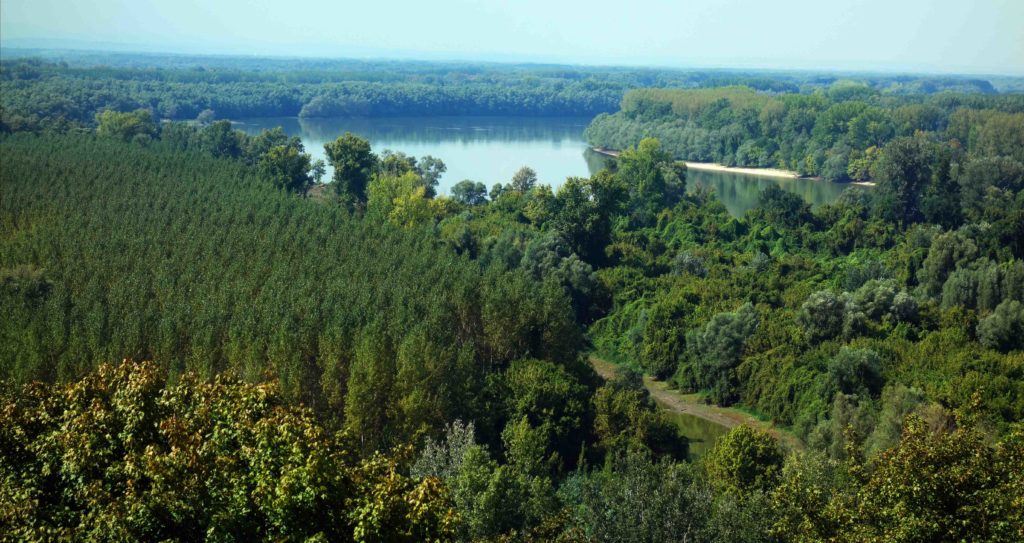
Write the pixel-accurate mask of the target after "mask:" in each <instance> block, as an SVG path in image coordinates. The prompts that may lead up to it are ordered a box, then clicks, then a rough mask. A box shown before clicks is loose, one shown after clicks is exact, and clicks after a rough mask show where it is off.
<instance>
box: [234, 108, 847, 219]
mask: <svg viewBox="0 0 1024 543" xmlns="http://www.w3.org/2000/svg"><path fill="white" fill-rule="evenodd" d="M589 122H590V119H589V118H586V117H569V118H564V117H558V118H524V117H390V118H326V119H300V118H296V117H278V118H265V117H264V118H251V119H239V120H237V121H236V122H235V126H236V128H238V129H240V130H243V131H245V132H246V133H249V134H255V133H258V132H259V131H261V130H265V129H270V128H274V127H276V126H280V127H281V128H283V129H284V131H285V132H286V133H288V134H289V135H292V136H298V137H300V138H301V139H302V143H303V145H305V147H306V151H307V152H309V153H310V154H312V155H313V157H314V158H319V159H324V158H325V156H324V143H327V142H328V141H332V140H334V139H335V138H337V137H338V136H340V135H342V134H343V133H345V132H346V131H348V132H353V133H355V134H359V135H360V136H362V137H364V138H366V139H367V140H369V141H370V144H371V145H372V146H373V149H374V151H375V152H380V151H382V150H384V149H391V150H393V151H401V152H404V153H406V154H408V155H413V156H416V157H420V156H423V155H432V156H434V157H437V158H440V159H441V160H443V161H444V163H445V165H446V166H447V167H448V171H447V172H446V173H445V174H444V175H443V176H441V180H440V186H439V187H438V188H439V192H441V193H442V194H446V193H447V192H448V189H449V188H451V186H452V185H454V184H455V183H457V182H459V181H461V180H463V179H472V180H474V181H482V182H484V183H485V184H486V185H487V186H491V185H493V184H494V183H497V182H501V183H507V182H508V180H509V179H511V177H512V174H514V173H515V172H516V170H518V169H519V168H520V167H522V166H530V167H531V168H533V169H534V170H535V171H536V172H537V177H538V178H539V180H540V182H541V183H545V184H549V185H552V186H553V187H557V186H559V185H561V183H562V182H563V181H564V180H565V178H566V177H570V176H580V177H586V176H590V175H592V174H594V173H596V172H597V171H598V170H600V169H601V168H602V167H603V165H604V163H605V160H606V158H605V157H604V156H602V155H599V154H597V153H595V152H593V151H591V150H590V148H589V146H588V145H587V143H586V142H585V141H584V140H583V129H584V128H586V126H587V124H589ZM329 176H330V172H329V171H328V177H327V179H329V178H330V177H329ZM772 184H777V185H779V186H780V187H782V188H783V189H785V190H788V191H790V192H794V193H796V194H799V195H800V196H801V197H803V198H804V200H805V201H807V202H809V203H811V205H812V206H814V207H818V206H820V205H822V204H825V203H828V202H831V201H832V200H834V199H835V198H837V197H838V196H839V194H840V193H842V192H843V191H844V190H848V189H850V188H851V187H850V186H849V185H845V184H838V183H828V182H825V181H820V180H813V179H780V178H774V177H762V176H756V175H748V174H738V173H733V172H715V171H707V170H697V169H690V171H689V173H688V178H687V187H688V188H689V190H695V189H696V187H698V186H703V187H707V188H710V189H713V190H714V191H715V192H716V193H717V194H718V197H719V198H720V199H721V200H722V202H723V203H724V204H725V207H726V209H728V210H729V212H730V213H731V214H733V215H735V216H739V215H742V214H743V213H745V212H746V211H747V210H748V209H750V208H752V207H754V206H755V205H756V204H757V195H758V193H759V192H760V191H761V190H764V189H765V188H767V187H768V186H770V185H772ZM853 190H859V189H858V188H856V187H853Z"/></svg>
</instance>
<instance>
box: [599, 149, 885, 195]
mask: <svg viewBox="0 0 1024 543" xmlns="http://www.w3.org/2000/svg"><path fill="white" fill-rule="evenodd" d="M591 150H592V151H594V152H595V153H598V154H601V155H605V156H610V157H618V156H619V151H616V150H614V149H605V148H603V147H591ZM682 162H683V163H684V164H686V167H687V168H692V169H694V170H708V171H713V172H724V173H738V174H741V175H759V176H762V177H778V178H782V179H813V180H815V181H824V180H823V179H822V178H820V177H803V176H801V175H800V174H798V173H797V172H793V171H789V170H779V169H776V168H743V167H735V166H724V165H722V164H716V163H714V162H691V161H689V160H684V161H682ZM850 184H851V185H858V186H861V187H873V186H875V182H874V181H851V182H850Z"/></svg>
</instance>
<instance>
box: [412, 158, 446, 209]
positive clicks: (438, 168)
mask: <svg viewBox="0 0 1024 543" xmlns="http://www.w3.org/2000/svg"><path fill="white" fill-rule="evenodd" d="M418 171H419V174H420V177H422V178H423V186H424V187H425V188H426V195H427V198H433V197H434V196H436V195H437V183H438V181H439V180H440V179H441V175H442V174H444V172H446V171H448V167H447V166H445V164H444V162H442V161H441V159H439V158H434V157H432V156H430V155H426V156H424V157H423V158H421V159H420V161H419V166H418Z"/></svg>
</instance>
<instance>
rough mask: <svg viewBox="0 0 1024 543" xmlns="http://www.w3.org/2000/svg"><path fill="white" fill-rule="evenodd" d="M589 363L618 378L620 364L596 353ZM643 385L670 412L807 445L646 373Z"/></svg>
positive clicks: (793, 446)
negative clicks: (757, 431) (684, 392)
mask: <svg viewBox="0 0 1024 543" xmlns="http://www.w3.org/2000/svg"><path fill="white" fill-rule="evenodd" d="M590 365H591V366H593V368H594V371H596V372H597V374H598V375H600V376H601V377H603V378H604V379H611V378H612V377H615V374H616V372H617V371H618V367H617V366H616V365H615V364H612V363H611V362H608V361H606V360H602V359H600V358H598V357H596V356H593V355H592V356H590ZM644 387H645V388H646V389H647V391H648V392H650V393H651V397H652V398H654V401H655V402H657V403H658V406H659V407H661V408H662V409H665V410H667V411H671V412H673V413H683V414H686V415H691V416H694V417H698V418H701V419H704V420H706V421H709V422H713V423H715V424H718V425H721V426H724V427H726V428H733V427H735V426H739V425H741V424H746V425H748V426H753V427H754V428H759V429H761V430H765V431H767V432H768V433H770V434H771V435H773V436H775V439H778V440H779V442H781V443H782V444H783V445H785V446H786V447H787V448H789V449H803V448H804V444H803V443H801V442H800V440H799V439H797V437H796V436H794V435H793V434H791V433H789V432H787V431H785V430H783V429H781V428H778V427H776V426H775V425H773V424H772V423H770V422H766V421H762V420H759V419H757V418H755V417H754V416H753V415H750V414H749V413H744V412H743V411H740V410H738V409H735V408H729V407H718V406H717V405H709V404H706V403H704V402H703V401H702V400H701V399H700V396H699V395H697V394H682V393H680V392H678V391H676V390H672V389H670V388H668V383H665V382H664V381H655V380H654V379H652V378H651V377H650V376H647V375H645V376H644Z"/></svg>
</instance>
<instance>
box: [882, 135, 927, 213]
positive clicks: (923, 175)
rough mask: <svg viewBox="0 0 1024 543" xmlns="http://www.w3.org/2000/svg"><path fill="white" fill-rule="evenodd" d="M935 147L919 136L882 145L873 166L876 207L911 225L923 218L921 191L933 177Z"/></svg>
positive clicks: (898, 139)
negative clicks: (883, 146)
mask: <svg viewBox="0 0 1024 543" xmlns="http://www.w3.org/2000/svg"><path fill="white" fill-rule="evenodd" d="M932 160H933V151H932V148H931V146H930V145H929V144H928V143H927V142H925V141H923V140H921V139H918V138H897V139H895V140H893V141H892V142H890V143H889V144H888V145H886V146H885V148H883V149H882V155H881V157H880V158H879V159H878V162H877V163H875V165H874V168H873V169H872V170H871V177H872V179H874V180H875V182H876V183H878V186H877V187H876V189H875V190H876V198H875V209H876V212H877V213H878V214H880V216H882V217H883V218H885V219H887V220H890V221H893V222H897V223H899V224H903V225H909V224H912V223H914V222H917V221H920V220H921V219H922V218H923V214H922V211H921V194H922V192H923V191H924V189H925V187H926V186H927V185H928V184H929V182H930V181H931V177H932Z"/></svg>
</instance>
